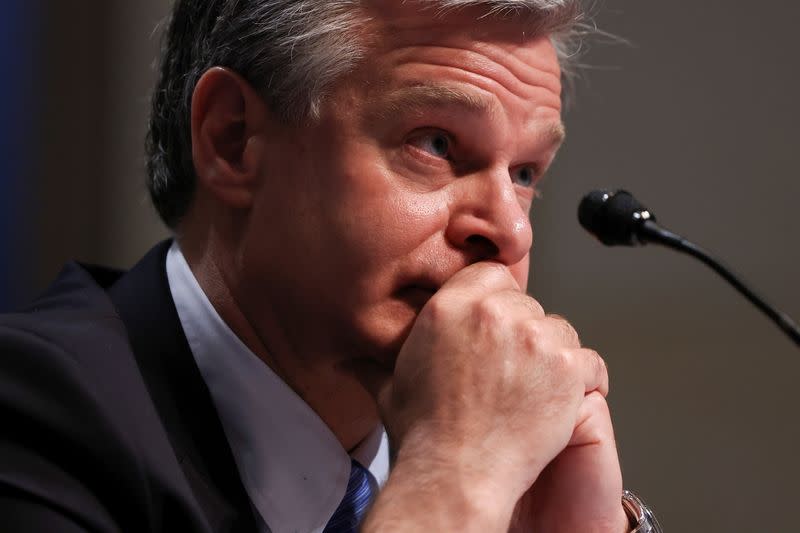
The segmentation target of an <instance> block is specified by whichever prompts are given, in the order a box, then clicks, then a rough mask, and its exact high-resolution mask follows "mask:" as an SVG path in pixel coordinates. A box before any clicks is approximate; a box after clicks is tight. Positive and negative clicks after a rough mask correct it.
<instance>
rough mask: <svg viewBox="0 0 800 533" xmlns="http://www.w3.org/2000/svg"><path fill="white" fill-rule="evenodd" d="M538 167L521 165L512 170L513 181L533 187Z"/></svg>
mask: <svg viewBox="0 0 800 533" xmlns="http://www.w3.org/2000/svg"><path fill="white" fill-rule="evenodd" d="M536 174H537V172H536V167H533V166H530V165H528V166H524V167H519V168H517V169H515V170H514V171H512V172H511V181H513V182H514V183H516V184H518V185H522V186H523V187H533V186H534V185H535V183H536V178H537V175H536Z"/></svg>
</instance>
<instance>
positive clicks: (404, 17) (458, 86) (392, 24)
mask: <svg viewBox="0 0 800 533" xmlns="http://www.w3.org/2000/svg"><path fill="white" fill-rule="evenodd" d="M372 5H373V10H372V12H371V13H370V17H371V21H372V23H371V31H370V34H371V41H372V43H371V46H370V52H369V53H368V54H367V56H366V57H365V60H364V68H363V71H362V75H363V76H364V77H365V78H366V79H362V80H361V82H362V83H363V84H364V85H366V86H368V87H369V88H370V89H369V92H371V93H372V96H379V95H380V94H381V93H383V94H385V93H387V92H392V93H394V94H395V95H397V96H396V97H394V98H392V99H390V100H389V103H390V104H391V108H397V107H398V106H401V105H404V104H407V103H409V102H411V101H412V100H413V99H414V98H417V99H419V100H423V101H429V102H432V103H436V102H437V101H441V102H444V103H456V104H460V105H461V107H464V108H467V109H470V108H471V109H472V110H482V111H486V108H487V107H503V108H505V109H506V111H507V112H513V113H523V114H529V113H537V112H542V111H543V112H550V114H555V115H559V116H560V110H561V98H560V96H561V72H560V68H559V64H558V58H557V54H556V51H555V48H554V46H553V45H552V43H551V41H550V39H549V36H546V35H545V36H540V35H536V34H535V33H534V32H533V31H532V30H535V27H536V21H535V20H531V18H530V17H529V16H523V17H521V18H509V17H498V16H491V15H487V10H486V8H485V7H479V8H469V9H460V10H456V11H451V12H446V13H442V12H441V11H437V10H435V9H431V8H421V7H420V5H419V3H418V2H414V1H409V2H397V1H388V0H387V1H377V2H374V3H373V4H372ZM378 7H380V9H378ZM437 85H438V87H437ZM409 87H411V88H414V90H413V91H410V90H407V89H408V88H409ZM465 89H466V90H465Z"/></svg>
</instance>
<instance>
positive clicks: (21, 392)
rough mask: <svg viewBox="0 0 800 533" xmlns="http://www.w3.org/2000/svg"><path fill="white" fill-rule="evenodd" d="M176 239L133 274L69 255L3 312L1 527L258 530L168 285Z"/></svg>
mask: <svg viewBox="0 0 800 533" xmlns="http://www.w3.org/2000/svg"><path fill="white" fill-rule="evenodd" d="M169 245H170V243H169V242H164V243H161V244H159V245H158V246H156V247H155V248H154V249H153V250H151V251H150V252H149V253H148V254H147V255H146V256H145V257H144V258H143V259H142V260H141V262H139V263H138V264H137V265H136V266H135V267H134V268H133V269H132V270H131V271H130V272H128V273H121V272H117V271H112V270H109V269H105V268H99V267H86V266H81V265H78V264H77V263H71V264H68V265H67V266H66V267H65V268H64V270H63V271H62V273H61V274H60V275H59V277H58V279H57V280H56V281H55V282H54V283H53V285H52V286H51V287H50V288H49V289H48V290H47V292H46V293H45V294H44V295H43V296H42V297H41V298H39V299H38V300H37V301H36V302H34V304H33V305H32V306H31V307H30V308H29V309H27V310H25V311H23V312H21V313H18V314H12V315H5V316H0V530H2V531H9V532H37V533H41V532H47V533H49V532H73V531H75V532H77V531H93V532H112V531H126V532H127V531H131V532H137V533H140V532H150V531H163V532H180V533H183V532H223V531H225V532H228V531H230V532H245V531H246V532H254V531H256V527H255V521H254V518H253V512H252V508H251V506H250V501H249V499H248V497H247V496H246V493H245V492H244V489H243V487H242V484H241V481H240V479H239V475H238V472H237V469H236V465H235V463H234V462H233V457H232V455H231V451H230V448H229V446H228V443H227V440H226V439H225V436H224V433H223V431H222V427H221V425H220V421H219V419H218V417H217V413H216V410H215V409H214V406H213V404H212V403H211V398H210V396H209V392H208V389H207V388H206V385H205V383H204V382H203V380H202V378H201V375H200V373H199V371H198V369H197V366H196V365H195V362H194V358H193V357H192V354H191V352H190V350H189V346H188V344H187V342H186V338H185V336H184V334H183V330H182V328H181V325H180V321H179V319H178V315H177V312H176V310H175V305H174V303H173V301H172V297H171V295H170V292H169V286H168V283H167V277H166V267H165V260H166V253H167V250H168V249H169Z"/></svg>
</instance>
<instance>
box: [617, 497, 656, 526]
mask: <svg viewBox="0 0 800 533" xmlns="http://www.w3.org/2000/svg"><path fill="white" fill-rule="evenodd" d="M622 507H624V508H625V514H627V515H628V518H629V519H630V521H631V527H632V528H633V529H632V530H631V533H664V530H663V529H661V524H659V523H658V520H656V517H655V516H653V511H651V510H650V509H649V508H648V507H647V506H646V505H645V504H644V502H643V501H642V500H641V499H640V498H639V497H638V496H636V495H635V494H634V493H632V492H631V491H629V490H623V491H622Z"/></svg>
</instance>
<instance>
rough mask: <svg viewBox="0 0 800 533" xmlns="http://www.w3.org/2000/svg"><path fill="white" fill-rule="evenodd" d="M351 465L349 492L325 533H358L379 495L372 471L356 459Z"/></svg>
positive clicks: (352, 460)
mask: <svg viewBox="0 0 800 533" xmlns="http://www.w3.org/2000/svg"><path fill="white" fill-rule="evenodd" d="M350 463H351V466H350V480H349V481H348V482H347V492H346V493H345V495H344V498H343V499H342V503H340V504H339V507H337V508H336V512H335V513H333V516H332V517H331V519H330V521H329V522H328V525H327V526H325V531H324V532H323V533H356V532H357V531H358V526H359V525H360V524H361V520H363V518H364V515H365V514H367V509H368V508H369V504H370V503H372V500H374V499H375V496H376V495H377V493H378V483H377V482H376V481H375V478H374V477H373V476H372V474H371V473H370V471H369V470H367V469H366V468H364V467H363V466H361V465H360V464H358V462H356V461H355V460H354V459H351V461H350Z"/></svg>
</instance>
